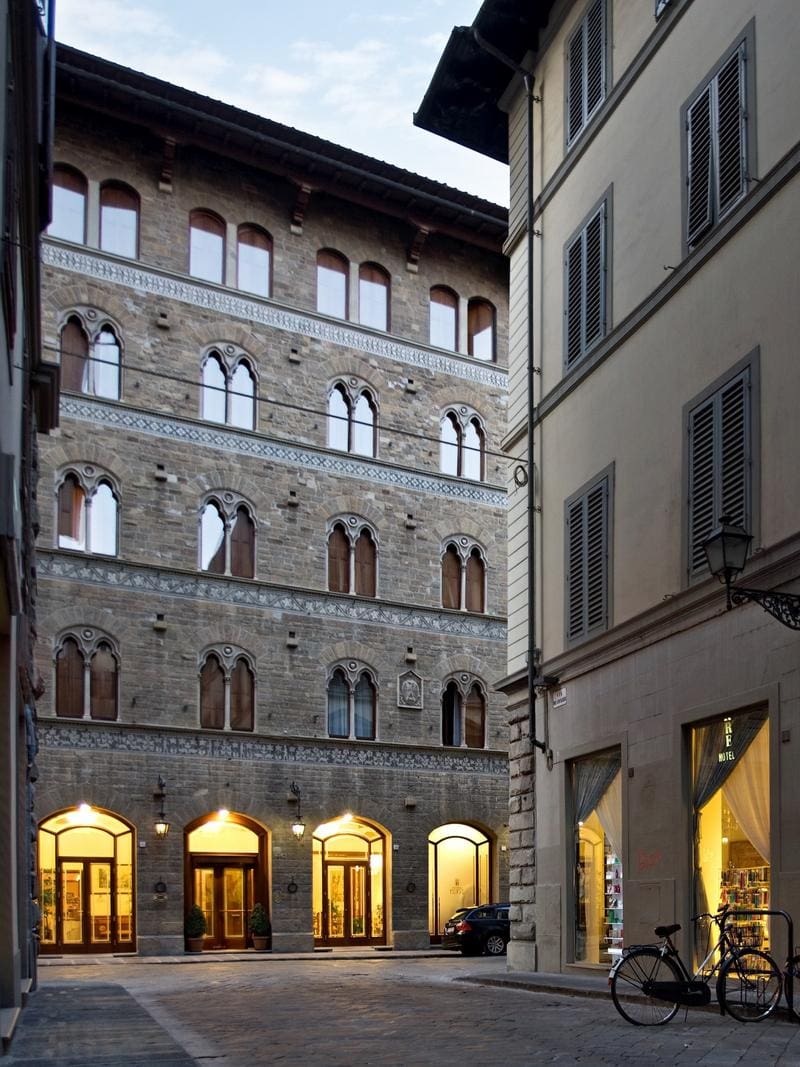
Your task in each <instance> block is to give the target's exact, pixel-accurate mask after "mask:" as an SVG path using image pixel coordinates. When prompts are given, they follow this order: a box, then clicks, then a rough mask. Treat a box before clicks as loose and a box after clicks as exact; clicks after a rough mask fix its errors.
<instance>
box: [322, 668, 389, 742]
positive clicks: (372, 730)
mask: <svg viewBox="0 0 800 1067" xmlns="http://www.w3.org/2000/svg"><path fill="white" fill-rule="evenodd" d="M377 707H378V692H377V687H376V685H375V681H374V678H373V676H372V673H371V672H370V671H369V670H368V669H366V668H363V667H360V666H359V664H358V663H355V662H351V663H348V664H347V666H346V667H345V666H341V667H336V668H335V669H334V671H333V672H332V674H331V676H330V678H329V680H328V736H329V737H341V738H350V739H351V740H356V741H374V740H375V737H376V722H377Z"/></svg>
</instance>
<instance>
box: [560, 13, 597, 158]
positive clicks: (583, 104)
mask: <svg viewBox="0 0 800 1067" xmlns="http://www.w3.org/2000/svg"><path fill="white" fill-rule="evenodd" d="M605 51H606V48H605V0H594V3H593V4H592V5H591V6H590V7H589V9H588V11H587V12H586V15H585V16H584V17H583V19H582V20H581V23H580V25H579V26H578V27H577V29H576V30H575V32H574V33H573V35H572V38H571V39H570V42H569V44H568V46H567V67H568V70H567V143H568V144H571V143H572V142H573V141H574V140H575V138H576V137H577V136H578V134H579V133H580V132H581V130H582V129H583V128H584V126H585V125H586V123H587V122H588V121H589V119H590V118H591V117H592V115H593V114H594V113H595V111H597V109H598V108H599V106H600V104H602V102H603V100H604V99H605V95H606V71H605Z"/></svg>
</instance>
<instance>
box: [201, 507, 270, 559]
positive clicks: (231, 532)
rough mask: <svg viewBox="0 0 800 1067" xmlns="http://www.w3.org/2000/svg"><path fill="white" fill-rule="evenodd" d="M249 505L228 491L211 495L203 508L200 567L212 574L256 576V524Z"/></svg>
mask: <svg viewBox="0 0 800 1067" xmlns="http://www.w3.org/2000/svg"><path fill="white" fill-rule="evenodd" d="M253 515H254V513H253V510H252V508H251V507H250V505H249V504H247V503H245V502H244V501H243V500H242V499H241V497H239V496H237V495H236V494H235V493H231V492H229V491H228V490H225V491H223V492H219V493H216V494H215V495H214V496H211V497H209V498H208V499H207V500H206V502H205V503H204V504H203V506H202V508H201V510H200V569H201V570H203V571H207V572H208V573H209V574H229V575H231V576H232V577H234V578H253V577H254V576H255V559H256V523H255V519H254V517H253Z"/></svg>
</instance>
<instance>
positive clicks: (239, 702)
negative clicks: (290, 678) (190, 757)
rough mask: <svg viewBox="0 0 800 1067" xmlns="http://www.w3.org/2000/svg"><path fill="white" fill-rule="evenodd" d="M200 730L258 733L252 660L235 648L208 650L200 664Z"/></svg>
mask: <svg viewBox="0 0 800 1067" xmlns="http://www.w3.org/2000/svg"><path fill="white" fill-rule="evenodd" d="M199 683H200V726H201V727H202V728H203V729H205V730H243V731H247V732H249V733H252V731H253V730H254V729H255V706H256V672H255V664H254V661H253V657H252V656H251V655H250V653H249V652H245V651H244V649H241V648H237V647H236V646H235V645H216V646H213V647H211V648H207V649H205V651H204V652H203V654H202V655H201V657H200V663H199Z"/></svg>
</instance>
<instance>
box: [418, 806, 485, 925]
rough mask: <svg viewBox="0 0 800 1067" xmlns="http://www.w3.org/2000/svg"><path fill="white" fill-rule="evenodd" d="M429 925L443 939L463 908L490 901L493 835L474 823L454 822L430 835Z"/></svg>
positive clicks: (437, 828) (439, 827)
mask: <svg viewBox="0 0 800 1067" xmlns="http://www.w3.org/2000/svg"><path fill="white" fill-rule="evenodd" d="M428 894H429V897H428V926H429V929H430V935H431V941H439V940H440V939H441V936H442V933H443V931H444V924H445V923H446V922H447V920H448V919H449V918H450V916H451V915H453V914H454V913H455V912H456V911H457V910H458V909H459V908H471V907H474V906H475V905H476V904H488V903H490V900H489V897H490V894H491V850H490V844H489V838H488V837H487V836H486V834H484V833H483V832H482V831H480V830H476V829H475V827H474V826H467V825H465V824H464V823H457V822H451V823H447V825H445V826H437V827H436V829H435V830H433V831H432V832H431V833H430V834H429V836H428Z"/></svg>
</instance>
